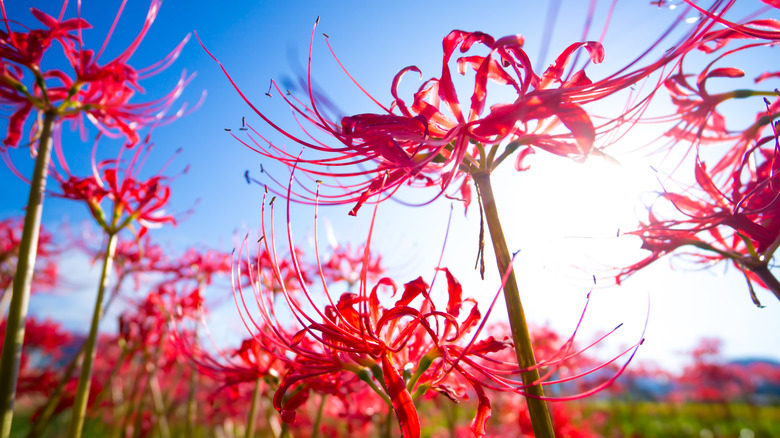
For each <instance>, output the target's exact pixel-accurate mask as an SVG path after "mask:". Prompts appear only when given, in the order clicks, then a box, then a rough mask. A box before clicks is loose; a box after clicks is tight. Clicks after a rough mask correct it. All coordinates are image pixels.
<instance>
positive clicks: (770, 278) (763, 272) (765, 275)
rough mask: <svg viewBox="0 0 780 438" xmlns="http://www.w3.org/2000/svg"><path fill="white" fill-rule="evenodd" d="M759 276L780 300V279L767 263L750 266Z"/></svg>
mask: <svg viewBox="0 0 780 438" xmlns="http://www.w3.org/2000/svg"><path fill="white" fill-rule="evenodd" d="M750 270H751V271H753V273H755V274H756V275H757V276H758V278H760V279H761V281H762V282H764V284H765V285H766V288H767V289H769V291H770V292H772V293H773V294H774V295H775V297H776V298H777V299H778V300H780V281H778V280H777V278H776V277H775V276H774V275H773V274H772V271H770V270H769V268H768V267H767V266H766V265H763V266H757V267H754V268H750Z"/></svg>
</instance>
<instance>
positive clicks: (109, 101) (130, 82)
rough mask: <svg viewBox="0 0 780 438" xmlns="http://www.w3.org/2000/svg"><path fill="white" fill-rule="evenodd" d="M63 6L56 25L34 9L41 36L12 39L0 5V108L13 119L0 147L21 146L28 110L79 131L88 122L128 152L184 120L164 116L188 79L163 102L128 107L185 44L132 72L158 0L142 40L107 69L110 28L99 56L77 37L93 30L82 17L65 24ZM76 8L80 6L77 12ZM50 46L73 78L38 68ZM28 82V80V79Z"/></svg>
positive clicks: (155, 2) (18, 34) (31, 33)
mask: <svg viewBox="0 0 780 438" xmlns="http://www.w3.org/2000/svg"><path fill="white" fill-rule="evenodd" d="M67 4H68V2H67V1H65V2H64V4H63V7H62V10H61V11H60V15H59V17H57V18H55V17H52V16H50V15H48V14H47V13H45V12H43V11H40V10H38V9H35V8H32V14H33V16H35V18H36V19H37V20H38V21H39V22H40V24H42V25H43V28H41V29H27V28H25V31H12V30H11V23H13V21H12V20H10V19H8V18H6V16H5V7H4V4H3V1H2V0H0V9H2V11H3V19H4V22H5V26H4V27H5V30H0V103H2V104H3V106H5V107H7V108H10V111H11V113H10V120H9V124H8V131H7V134H6V136H5V139H4V140H3V144H4V146H6V147H15V146H17V145H18V144H19V141H20V139H21V136H22V132H23V130H24V125H25V122H26V121H27V119H28V117H29V115H30V113H31V112H32V111H33V110H35V111H38V112H39V113H41V114H43V113H51V112H53V113H54V114H56V116H57V117H59V118H60V120H65V119H69V120H73V121H74V122H76V123H78V124H79V125H80V126H83V121H84V118H87V119H89V120H90V122H91V123H92V124H94V125H95V126H96V127H97V128H98V129H99V130H100V132H101V133H103V134H105V135H108V136H111V137H118V136H122V137H125V138H126V139H127V143H128V144H131V145H132V144H135V143H137V142H138V141H139V135H138V130H139V129H141V128H143V127H145V126H152V125H157V124H160V123H163V122H165V121H168V120H172V119H174V118H177V117H179V116H181V114H182V112H183V110H184V108H182V109H181V110H179V111H178V112H177V113H176V114H173V115H168V116H166V115H165V114H166V113H167V112H168V111H169V109H170V107H171V105H172V104H173V102H174V100H175V99H176V98H177V97H178V96H179V95H180V94H181V92H182V90H183V88H184V86H185V85H186V84H187V83H188V82H189V81H190V80H191V79H192V76H186V74H183V75H182V78H181V79H180V81H179V83H178V84H177V85H176V86H175V87H174V89H173V90H172V91H171V92H169V93H168V94H167V95H165V96H163V97H161V98H159V99H157V100H153V101H150V102H146V103H131V102H130V100H131V98H132V97H134V96H135V94H136V93H138V92H143V91H144V90H143V88H142V87H141V86H140V84H139V81H141V80H143V79H146V78H148V77H150V76H153V75H155V74H157V73H159V72H160V71H162V70H163V69H165V68H166V67H168V66H169V65H170V64H171V63H172V62H173V61H175V60H176V58H177V57H178V56H179V53H181V50H182V48H183V47H184V44H185V43H186V41H187V39H188V38H189V37H187V38H185V39H184V40H183V41H182V42H181V43H180V44H179V45H178V46H176V48H175V49H174V50H173V51H171V53H169V54H168V55H167V56H166V57H165V58H164V59H162V60H160V61H159V62H157V63H155V64H153V65H151V66H149V67H146V68H142V69H136V68H134V67H132V66H130V64H129V60H130V57H131V56H132V55H133V54H134V53H135V51H136V49H137V48H138V46H139V44H140V43H141V41H142V40H143V38H144V36H145V35H146V32H147V31H148V30H149V27H150V26H151V24H152V22H154V19H155V18H156V17H157V13H158V12H159V9H160V6H161V4H162V1H161V0H152V2H151V4H150V6H149V12H148V13H147V15H146V19H145V21H144V24H143V27H142V29H141V31H140V32H139V34H138V35H137V36H136V37H135V38H134V39H133V41H132V42H131V43H130V45H129V46H128V47H127V48H125V50H123V51H122V52H121V53H119V55H117V56H116V57H115V58H114V59H112V60H110V61H107V62H104V61H103V60H102V59H101V56H102V54H103V50H104V49H105V48H106V46H107V44H108V42H109V40H110V38H111V33H112V32H113V27H112V28H111V31H110V32H109V34H108V35H106V38H105V41H104V42H103V46H102V47H101V48H100V50H99V51H98V52H97V53H95V52H94V51H93V50H89V49H85V48H84V41H83V39H82V32H83V31H84V30H87V29H90V28H91V26H90V25H89V23H87V22H86V21H85V20H84V19H82V18H80V17H78V18H70V19H64V18H63V16H64V14H65V11H66V9H67ZM80 6H81V5H80V3H79V5H78V7H79V9H80ZM123 8H124V4H123V5H122V7H120V9H119V11H118V12H117V16H116V18H115V23H116V21H118V20H119V18H120V16H121V14H122V10H123ZM79 14H80V11H79ZM55 42H56V43H58V45H59V46H60V48H61V50H62V55H64V58H65V59H66V60H67V63H68V64H69V66H70V68H71V69H72V72H70V73H66V72H65V71H63V70H61V69H59V68H53V69H45V68H44V66H43V65H42V64H41V62H42V59H43V55H44V54H45V53H48V52H49V51H50V50H51V49H52V47H53V45H54V43H55ZM26 74H29V75H30V76H31V77H30V78H28V77H25V75H26ZM37 129H39V128H38V127H37V124H36V126H34V127H33V128H32V130H31V132H30V136H31V137H35V136H36V135H37V134H36V131H37Z"/></svg>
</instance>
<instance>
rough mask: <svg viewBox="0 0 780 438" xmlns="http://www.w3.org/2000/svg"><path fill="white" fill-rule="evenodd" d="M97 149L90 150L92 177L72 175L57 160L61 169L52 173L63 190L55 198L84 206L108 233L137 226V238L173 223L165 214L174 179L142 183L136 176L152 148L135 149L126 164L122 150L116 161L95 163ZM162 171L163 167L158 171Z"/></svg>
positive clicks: (171, 217) (155, 178) (160, 176)
mask: <svg viewBox="0 0 780 438" xmlns="http://www.w3.org/2000/svg"><path fill="white" fill-rule="evenodd" d="M96 149H97V141H96V142H95V146H94V148H93V165H92V169H93V174H92V175H91V176H88V177H79V176H75V175H73V174H72V173H71V172H70V169H69V167H68V165H67V163H66V162H65V160H64V157H62V156H60V157H59V158H60V167H61V170H59V169H53V170H52V176H53V177H54V178H55V179H56V180H57V181H58V182H59V183H60V187H61V190H62V191H61V192H60V193H56V194H55V195H56V196H59V197H62V198H66V199H73V200H77V201H82V202H84V203H86V204H87V207H88V208H89V211H90V213H91V214H92V216H93V218H94V219H95V220H96V221H97V223H98V225H99V226H100V227H101V228H103V230H105V231H106V232H107V233H108V234H117V233H118V232H119V231H120V230H122V229H123V228H126V227H130V228H131V229H132V225H133V224H134V223H137V224H138V225H139V226H140V229H139V231H137V232H136V235H137V237H138V238H140V237H143V235H144V234H145V233H146V231H147V229H148V228H158V227H160V226H162V224H165V223H172V224H174V225H175V224H176V220H175V219H174V217H173V216H172V215H170V214H166V213H165V207H166V204H167V203H168V199H169V196H170V188H169V187H168V183H169V182H170V181H171V180H173V179H175V178H170V177H165V176H163V175H161V174H157V175H154V176H152V177H150V178H149V179H147V180H142V179H140V178H139V175H138V174H139V172H140V170H141V168H142V166H143V163H144V162H145V159H146V154H148V153H149V151H150V150H151V145H148V146H147V147H138V148H136V149H135V150H133V151H132V152H130V153H131V157H130V159H129V160H127V161H125V159H124V158H123V155H124V150H125V148H123V149H122V150H120V153H119V156H118V157H117V158H114V159H109V160H104V161H101V162H96V161H95V152H96ZM164 170H165V167H163V169H162V170H161V172H162V171H164Z"/></svg>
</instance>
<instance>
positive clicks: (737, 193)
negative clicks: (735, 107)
mask: <svg viewBox="0 0 780 438" xmlns="http://www.w3.org/2000/svg"><path fill="white" fill-rule="evenodd" d="M770 141H771V142H770ZM779 175H780V148H779V147H778V145H777V142H776V137H775V136H771V137H767V138H765V139H763V140H762V141H760V142H758V145H757V146H755V147H754V148H753V149H752V150H750V151H749V152H748V153H746V154H745V155H743V157H742V160H741V162H740V164H739V166H738V167H737V168H736V170H734V171H733V172H732V173H730V174H728V175H725V177H724V178H721V179H720V181H719V180H718V179H716V178H714V176H717V175H714V176H713V174H712V173H710V172H708V171H707V167H706V165H705V163H704V162H702V161H701V160H697V162H696V165H695V177H696V182H697V185H698V187H697V188H696V189H697V190H694V189H690V190H686V191H683V192H680V193H677V192H671V191H667V192H664V193H662V194H661V196H660V199H663V200H666V201H668V202H669V203H671V205H672V206H673V208H674V209H675V210H676V212H677V213H680V214H682V216H683V217H682V219H660V218H659V214H658V213H655V212H654V211H653V210H652V209H657V208H659V207H657V206H655V205H654V206H652V207H651V211H650V214H649V220H648V222H647V223H645V224H644V225H643V226H642V227H640V229H639V230H637V231H635V232H633V233H631V234H635V235H638V236H640V237H641V238H642V240H643V245H642V247H643V248H644V249H647V250H650V251H651V254H650V255H648V256H647V257H646V258H645V259H644V260H641V261H639V262H637V263H636V264H634V265H632V266H630V267H628V268H626V269H624V270H623V271H622V272H621V274H620V275H619V278H618V280H620V277H625V276H627V275H630V274H631V273H633V272H636V271H637V270H639V269H641V268H642V267H644V266H647V265H648V264H650V263H652V262H653V261H655V260H657V259H659V258H661V257H662V256H664V255H666V254H670V253H672V252H674V251H676V250H677V249H678V248H681V247H684V246H692V247H695V248H698V249H699V250H703V251H699V252H697V253H695V254H694V257H696V258H697V259H698V260H699V261H700V262H701V263H705V264H707V265H712V264H713V263H714V262H718V261H722V260H729V261H731V262H733V263H734V265H735V266H736V267H737V268H738V269H740V270H741V271H742V272H744V274H745V275H746V278H747V280H748V285H749V289H750V295H751V298H752V300H753V302H754V303H755V304H756V305H759V306H760V302H759V301H758V298H757V297H756V295H755V292H754V291H753V286H752V283H757V284H759V285H760V286H762V287H764V288H766V289H768V290H769V291H771V292H772V293H773V294H774V295H775V296H776V297H777V298H778V299H780V284H778V281H777V279H776V278H775V277H774V276H773V274H772V273H771V272H770V269H769V263H770V261H771V259H772V257H773V255H774V253H775V251H776V250H777V248H778V245H780V198H779V197H778V185H779V184H780V179H778V178H780V176H779Z"/></svg>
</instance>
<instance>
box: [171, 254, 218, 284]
mask: <svg viewBox="0 0 780 438" xmlns="http://www.w3.org/2000/svg"><path fill="white" fill-rule="evenodd" d="M230 269H231V262H230V254H228V253H223V252H219V251H215V250H199V249H196V248H189V249H188V250H187V251H186V252H185V253H184V254H182V255H181V256H179V257H177V258H176V260H173V261H171V262H169V263H168V265H167V266H163V267H162V270H164V271H169V272H171V273H173V274H174V278H173V279H172V280H171V281H174V282H175V281H178V280H193V281H195V282H196V283H197V284H198V285H199V286H207V285H210V284H211V282H212V281H213V279H214V276H215V275H219V274H227V273H229V272H230Z"/></svg>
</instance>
